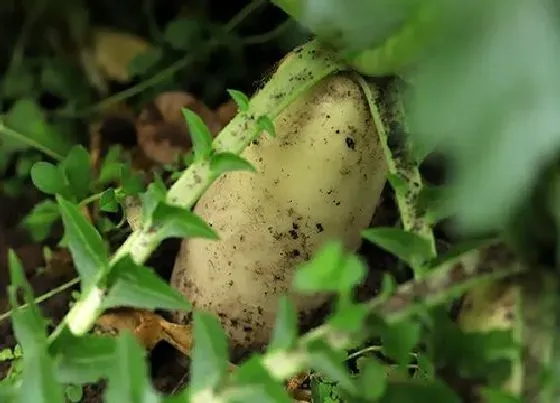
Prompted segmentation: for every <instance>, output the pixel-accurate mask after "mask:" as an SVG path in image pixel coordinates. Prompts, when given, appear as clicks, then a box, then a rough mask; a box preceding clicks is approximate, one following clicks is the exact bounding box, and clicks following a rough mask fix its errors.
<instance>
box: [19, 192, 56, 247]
mask: <svg viewBox="0 0 560 403" xmlns="http://www.w3.org/2000/svg"><path fill="white" fill-rule="evenodd" d="M59 218H60V211H59V209H58V204H56V203H55V202H54V201H52V200H49V199H47V200H43V201H42V202H39V203H37V204H36V205H35V206H33V210H31V211H30V212H29V214H27V215H26V216H25V218H24V219H23V221H22V226H23V227H24V228H25V229H27V230H28V231H29V233H30V234H31V238H32V239H33V240H34V241H35V242H40V241H43V240H45V238H47V237H48V235H49V233H50V231H51V228H52V226H53V224H54V222H55V221H56V220H58V219H59Z"/></svg>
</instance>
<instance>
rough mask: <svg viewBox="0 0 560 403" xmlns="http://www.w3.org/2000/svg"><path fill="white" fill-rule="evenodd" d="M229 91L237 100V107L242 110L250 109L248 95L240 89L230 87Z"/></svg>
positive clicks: (232, 97)
mask: <svg viewBox="0 0 560 403" xmlns="http://www.w3.org/2000/svg"><path fill="white" fill-rule="evenodd" d="M227 92H228V94H229V96H230V97H231V99H233V100H234V101H235V104H236V105H237V108H238V109H239V110H240V111H241V112H247V110H249V98H248V97H247V95H245V94H244V93H242V92H241V91H238V90H230V89H228V90H227Z"/></svg>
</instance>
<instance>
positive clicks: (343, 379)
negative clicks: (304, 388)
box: [307, 341, 356, 394]
mask: <svg viewBox="0 0 560 403" xmlns="http://www.w3.org/2000/svg"><path fill="white" fill-rule="evenodd" d="M307 352H308V354H309V355H310V361H311V366H312V367H313V369H314V370H316V371H317V372H320V373H321V374H324V375H325V376H326V377H327V378H329V379H330V380H332V381H335V382H337V383H338V384H339V386H340V387H341V388H343V389H344V390H346V391H348V392H350V393H352V394H354V393H356V385H355V383H354V382H353V380H352V378H351V376H350V374H349V372H348V370H347V369H346V366H345V365H344V361H345V360H346V354H345V353H342V352H338V351H335V350H333V349H332V348H331V347H330V346H329V345H328V344H326V343H325V342H323V341H316V342H313V343H310V346H309V348H308V349H307Z"/></svg>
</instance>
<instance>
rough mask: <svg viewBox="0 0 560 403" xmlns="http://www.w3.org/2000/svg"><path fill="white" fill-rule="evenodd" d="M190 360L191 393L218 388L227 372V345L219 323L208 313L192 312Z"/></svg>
mask: <svg viewBox="0 0 560 403" xmlns="http://www.w3.org/2000/svg"><path fill="white" fill-rule="evenodd" d="M191 360H192V361H191V384H190V388H191V393H196V392H199V391H201V390H204V389H214V388H215V387H216V386H218V384H219V382H220V381H221V380H222V378H223V376H224V375H225V373H226V370H227V365H228V344H227V339H226V335H225V333H224V330H223V329H222V326H221V324H220V322H219V321H218V319H217V318H216V317H214V316H212V315H211V314H209V313H206V312H200V311H196V312H194V348H193V352H192V357H191Z"/></svg>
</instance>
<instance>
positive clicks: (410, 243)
mask: <svg viewBox="0 0 560 403" xmlns="http://www.w3.org/2000/svg"><path fill="white" fill-rule="evenodd" d="M362 237H363V238H365V239H367V240H368V241H370V242H372V243H374V244H376V245H377V246H379V247H380V248H382V249H385V250H386V251H388V252H390V253H392V254H393V255H395V256H396V257H398V258H399V259H401V260H403V261H404V262H405V263H407V264H408V265H409V266H410V267H413V268H416V267H419V266H421V265H423V264H425V263H426V262H427V261H428V260H429V259H431V258H432V247H431V244H430V241H428V240H427V239H425V238H423V237H421V236H419V235H417V234H415V233H413V232H410V231H405V230H401V229H398V228H369V229H367V230H364V231H362Z"/></svg>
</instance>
